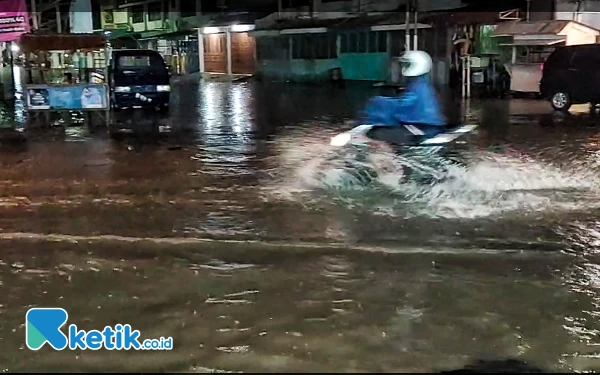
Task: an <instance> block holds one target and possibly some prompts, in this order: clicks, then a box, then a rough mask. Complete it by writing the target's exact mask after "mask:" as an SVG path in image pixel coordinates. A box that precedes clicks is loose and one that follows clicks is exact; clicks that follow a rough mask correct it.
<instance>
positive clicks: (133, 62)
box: [108, 49, 171, 112]
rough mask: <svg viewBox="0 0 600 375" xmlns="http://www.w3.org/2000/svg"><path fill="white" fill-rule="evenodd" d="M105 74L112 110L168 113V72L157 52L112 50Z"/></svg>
mask: <svg viewBox="0 0 600 375" xmlns="http://www.w3.org/2000/svg"><path fill="white" fill-rule="evenodd" d="M108 73H109V85H110V89H111V90H110V91H111V107H112V108H113V109H117V110H119V109H130V108H156V109H158V110H160V111H163V112H166V111H168V109H169V101H170V98H171V85H170V78H171V73H170V69H169V67H168V66H167V64H166V63H165V60H164V59H163V57H162V56H161V55H160V53H158V52H157V51H153V50H145V49H120V50H113V51H112V53H111V60H110V66H109V71H108Z"/></svg>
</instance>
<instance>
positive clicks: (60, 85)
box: [18, 34, 109, 116]
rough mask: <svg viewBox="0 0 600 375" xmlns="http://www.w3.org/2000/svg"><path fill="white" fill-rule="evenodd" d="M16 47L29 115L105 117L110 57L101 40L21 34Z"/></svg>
mask: <svg viewBox="0 0 600 375" xmlns="http://www.w3.org/2000/svg"><path fill="white" fill-rule="evenodd" d="M18 45H19V49H20V51H21V53H22V54H23V55H24V62H25V63H24V68H25V75H24V77H23V78H24V85H23V86H24V92H25V105H26V108H27V110H28V112H30V113H31V112H34V113H39V112H46V113H48V112H64V111H85V112H100V113H102V112H104V111H106V112H107V113H108V110H109V88H108V85H107V84H106V82H105V80H106V77H107V71H106V69H107V66H108V64H107V62H108V56H109V55H108V51H107V47H108V45H107V42H106V39H105V38H104V37H103V36H101V35H96V34H67V35H64V34H61V35H31V34H24V35H22V36H21V38H20V39H19V41H18ZM89 115H90V116H91V113H89Z"/></svg>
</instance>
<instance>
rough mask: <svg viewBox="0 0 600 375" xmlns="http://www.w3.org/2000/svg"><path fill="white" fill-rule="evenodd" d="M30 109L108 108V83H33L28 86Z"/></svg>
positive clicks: (75, 109) (76, 109)
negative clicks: (65, 84)
mask: <svg viewBox="0 0 600 375" xmlns="http://www.w3.org/2000/svg"><path fill="white" fill-rule="evenodd" d="M26 93H27V94H26V96H27V102H26V103H27V109H28V110H53V111H69V110H72V111H89V110H106V109H108V86H107V85H85V84H84V85H68V86H50V85H32V86H27V88H26Z"/></svg>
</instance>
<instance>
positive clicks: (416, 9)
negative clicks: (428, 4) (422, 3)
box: [413, 0, 419, 51]
mask: <svg viewBox="0 0 600 375" xmlns="http://www.w3.org/2000/svg"><path fill="white" fill-rule="evenodd" d="M413 1H414V3H413V9H414V12H415V35H413V38H414V39H413V49H414V50H415V51H416V50H418V49H419V19H418V15H419V0H413Z"/></svg>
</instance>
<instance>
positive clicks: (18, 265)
mask: <svg viewBox="0 0 600 375" xmlns="http://www.w3.org/2000/svg"><path fill="white" fill-rule="evenodd" d="M373 93H374V91H373V90H372V89H370V88H367V87H357V88H354V87H348V88H346V89H339V88H331V87H326V88H317V87H309V86H302V85H283V84H267V83H262V84H258V83H250V82H241V83H223V82H204V83H201V84H199V85H198V84H192V83H185V84H181V85H178V86H176V88H175V91H174V95H173V107H172V111H171V113H170V114H169V115H168V116H163V117H159V116H154V115H151V114H148V113H134V114H127V113H120V114H115V115H114V117H113V118H112V121H113V125H111V131H110V133H111V134H112V137H111V136H110V135H109V132H107V131H106V129H105V128H103V127H93V128H88V127H83V126H72V127H67V128H63V127H51V128H47V129H34V128H27V129H26V131H25V133H24V134H25V135H26V138H27V140H26V141H21V142H19V141H16V140H15V139H18V138H19V137H23V138H24V137H25V136H23V134H22V133H18V135H17V136H15V134H13V133H11V132H10V131H6V132H3V133H2V134H1V135H0V136H1V137H2V139H0V144H1V145H2V147H1V148H0V184H1V191H2V197H1V200H0V210H1V211H0V212H1V214H0V240H1V241H0V246H1V248H2V250H1V253H0V286H1V288H2V291H3V293H1V294H0V314H1V316H2V317H3V319H2V323H1V324H0V342H1V346H2V349H3V350H2V352H1V353H0V367H1V368H2V369H3V370H5V371H11V372H12V371H137V372H141V371H144V372H155V371H170V372H175V371H177V372H213V371H236V372H239V371H242V372H248V371H269V372H273V371H285V372H323V371H328V372H361V371H363V372H405V371H406V372H409V371H410V372H413V371H414V372H427V371H440V370H450V369H457V368H461V367H463V366H465V365H466V364H468V363H469V362H471V361H473V360H474V359H479V358H507V357H513V358H519V359H522V360H525V361H528V362H530V363H531V364H533V365H536V366H539V367H542V368H545V369H549V370H555V371H556V370H561V371H578V372H579V371H593V370H600V360H599V358H600V352H599V350H598V347H599V345H600V337H599V332H600V320H599V319H600V311H598V310H596V308H599V306H600V289H599V288H600V264H599V260H600V257H599V256H598V255H597V253H596V252H597V249H598V246H599V244H600V224H599V223H598V219H597V217H598V214H599V213H600V199H599V198H600V180H599V179H598V177H597V175H598V158H599V155H600V118H599V119H596V118H595V117H594V116H591V115H588V114H577V113H575V114H572V115H569V116H552V115H551V114H550V112H551V111H550V109H549V106H548V105H547V103H545V102H542V101H535V100H512V101H500V100H473V101H471V102H470V103H468V104H463V103H460V102H446V106H447V107H448V112H449V116H450V117H456V118H459V117H461V116H463V115H464V116H467V117H468V119H469V121H473V122H477V123H479V124H480V131H479V132H478V134H476V135H473V136H472V137H471V139H470V140H469V142H468V144H466V145H462V146H461V147H462V148H461V151H459V152H461V153H462V155H463V157H464V160H465V162H464V164H463V165H462V166H459V167H455V168H453V169H450V170H449V172H448V173H449V175H450V177H451V178H450V179H448V180H447V181H444V182H441V183H439V184H436V185H434V186H413V185H410V184H408V185H402V184H397V185H396V186H393V187H392V188H389V189H383V190H360V189H351V188H347V187H344V186H336V185H335V181H329V184H321V182H322V181H317V180H315V178H314V175H315V172H317V171H318V170H319V169H320V168H322V166H321V164H319V163H318V162H319V160H320V158H321V157H322V155H323V153H324V150H325V149H326V145H327V142H328V139H329V137H331V136H332V135H334V134H336V133H338V132H340V131H341V130H342V129H343V130H345V129H348V128H349V127H350V126H351V125H350V124H349V120H351V119H352V118H353V117H354V116H355V114H356V111H357V110H358V109H359V108H360V107H361V105H363V104H364V101H365V100H366V99H367V98H368V97H369V95H372V94H373ZM576 110H577V108H576ZM388 187H389V186H388ZM53 306H55V307H63V308H65V309H66V310H67V311H68V312H69V322H68V323H69V324H71V323H75V324H77V325H78V327H79V328H85V329H102V328H103V327H104V326H106V325H115V324H117V323H121V324H125V323H129V324H131V325H132V326H133V328H134V329H138V330H140V331H141V334H142V337H143V338H158V337H161V336H163V337H167V336H172V337H173V343H174V349H173V350H172V351H160V352H153V353H150V352H135V351H127V352H125V351H123V352H119V351H106V350H101V351H78V350H75V351H71V350H65V351H55V350H52V349H51V348H50V347H48V345H46V346H45V347H43V348H42V349H41V350H39V351H37V352H34V351H31V350H29V349H27V347H26V344H25V328H24V327H25V322H24V320H25V313H26V311H27V310H28V309H29V308H31V307H53Z"/></svg>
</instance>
